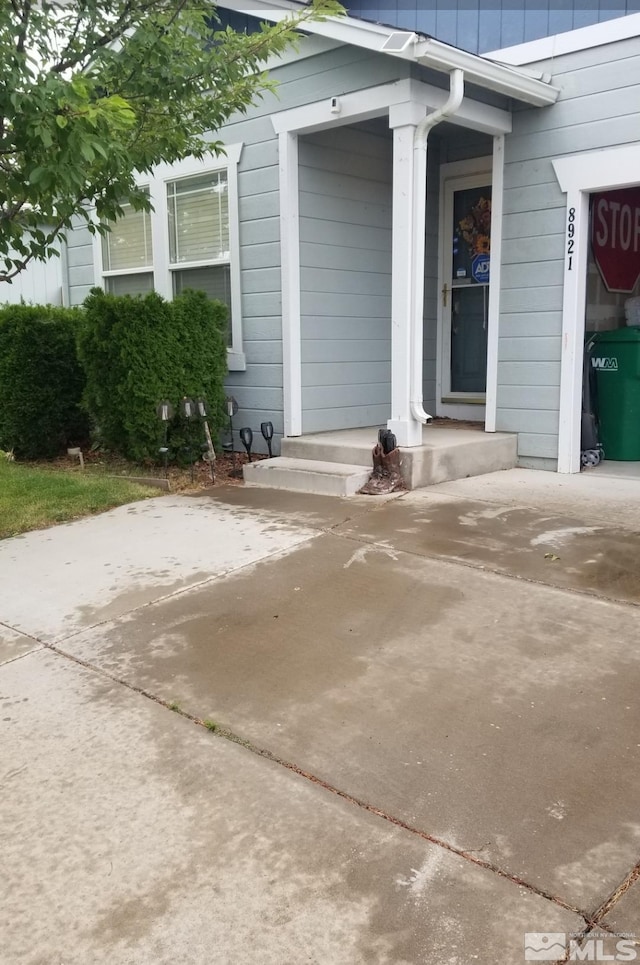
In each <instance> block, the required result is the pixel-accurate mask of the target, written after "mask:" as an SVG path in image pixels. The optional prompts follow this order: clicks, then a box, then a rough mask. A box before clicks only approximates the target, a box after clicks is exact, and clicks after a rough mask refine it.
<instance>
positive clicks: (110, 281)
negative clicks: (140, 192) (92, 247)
mask: <svg viewBox="0 0 640 965" xmlns="http://www.w3.org/2000/svg"><path fill="white" fill-rule="evenodd" d="M147 193H148V191H147ZM122 207H123V210H124V215H123V216H122V217H121V218H119V219H118V221H116V222H115V223H114V224H113V225H112V227H111V231H110V232H109V233H108V234H107V235H104V237H103V238H102V274H103V276H104V286H105V290H106V291H108V292H110V293H111V294H112V295H139V294H144V293H146V292H149V291H152V289H153V241H152V237H151V215H150V213H149V212H148V211H136V210H135V209H134V208H132V207H131V205H130V204H123V206H122Z"/></svg>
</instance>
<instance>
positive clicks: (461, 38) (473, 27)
mask: <svg viewBox="0 0 640 965" xmlns="http://www.w3.org/2000/svg"><path fill="white" fill-rule="evenodd" d="M347 9H348V11H349V13H350V14H351V16H353V17H361V18H362V19H364V20H371V21H374V22H378V23H386V24H393V25H394V26H396V27H400V28H402V29H404V30H417V31H419V32H420V33H423V34H427V35H429V36H432V37H437V38H438V40H442V41H444V42H445V43H448V44H453V45H454V46H455V47H462V48H463V50H469V51H471V52H472V53H474V54H476V53H484V52H486V51H488V50H497V49H498V48H500V47H509V46H512V45H513V44H521V43H523V42H524V41H528V40H538V39H539V38H540V37H549V36H551V35H552V34H556V33H563V32H564V31H566V30H575V29H576V28H577V27H587V26H589V25H590V24H596V23H601V22H602V21H605V20H613V19H614V18H616V17H623V16H625V14H629V13H635V12H637V11H638V9H640V7H639V4H638V0H562V2H551V3H546V2H545V3H541V2H540V0H509V2H508V3H499V2H496V0H447V2H442V0H430V2H427V3H425V2H424V0H395V2H392V0H385V2H384V3H378V2H375V0H351V2H350V3H348V4H347Z"/></svg>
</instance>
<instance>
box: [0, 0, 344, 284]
mask: <svg viewBox="0 0 640 965" xmlns="http://www.w3.org/2000/svg"><path fill="white" fill-rule="evenodd" d="M340 11H341V8H340V7H339V5H338V4H337V0H312V2H311V3H310V4H309V5H308V6H306V7H305V6H303V7H301V8H300V9H299V11H298V12H297V13H296V14H295V15H294V14H292V15H291V16H290V17H288V18H286V19H284V20H282V21H280V23H278V24H276V25H271V26H269V25H266V24H262V25H261V27H260V29H259V30H258V31H257V32H255V33H245V32H236V31H234V30H231V29H230V28H226V29H222V28H221V24H220V21H219V20H217V18H216V12H215V6H214V5H213V4H212V3H210V2H207V0H2V2H1V3H0V76H1V77H2V82H1V83H0V281H10V280H11V278H13V277H14V276H15V275H17V274H18V272H20V271H21V270H22V269H23V268H24V267H25V266H26V265H27V264H28V262H29V261H31V260H32V259H34V258H36V259H41V260H45V259H46V258H48V257H49V256H51V255H56V254H58V249H57V248H56V242H57V240H58V239H59V238H60V236H62V237H64V232H65V231H66V230H67V229H69V228H70V227H71V226H72V223H73V221H74V219H76V218H78V217H80V218H82V219H84V220H85V221H87V223H88V224H89V227H90V230H92V231H96V230H98V231H101V232H103V231H105V230H107V229H105V227H104V226H103V225H102V223H101V222H103V221H113V220H115V219H116V218H118V217H120V216H121V215H122V213H123V209H122V204H123V203H124V202H128V203H130V204H131V205H132V206H133V207H134V208H136V209H141V208H147V207H148V206H149V200H148V198H147V196H146V195H145V194H144V193H143V192H142V191H140V190H139V189H138V188H137V187H136V183H135V172H136V171H137V172H141V173H144V172H149V171H150V170H151V168H153V167H154V166H155V165H157V164H158V163H160V162H167V163H173V162H175V161H178V160H180V159H182V158H184V157H186V156H188V155H194V156H196V157H202V156H204V155H205V154H206V153H209V152H213V153H219V152H220V151H221V150H222V147H221V144H220V142H219V141H216V140H215V139H214V138H215V132H216V131H218V130H219V129H220V127H221V126H222V125H223V124H224V123H225V122H226V121H227V120H228V118H229V117H230V116H231V115H232V114H234V113H236V112H241V113H242V112H245V111H246V110H247V108H248V107H249V105H250V104H251V103H252V102H253V101H254V100H255V99H256V98H257V97H258V96H260V95H261V94H262V93H263V92H264V91H265V90H268V89H270V88H271V87H272V86H273V84H272V82H271V81H270V80H269V79H268V77H267V76H266V74H265V73H264V71H263V69H262V68H263V65H264V63H265V61H266V60H267V58H268V57H270V56H271V55H272V54H278V53H281V52H282V51H283V50H284V49H285V48H286V47H287V46H288V45H289V44H291V43H292V42H295V37H296V28H298V27H300V26H301V25H303V24H304V22H305V21H306V20H308V19H321V18H323V17H326V16H328V15H330V14H335V13H339V12H340ZM212 132H213V134H212ZM90 206H94V209H95V218H93V219H92V217H91V215H90V213H89V207H90Z"/></svg>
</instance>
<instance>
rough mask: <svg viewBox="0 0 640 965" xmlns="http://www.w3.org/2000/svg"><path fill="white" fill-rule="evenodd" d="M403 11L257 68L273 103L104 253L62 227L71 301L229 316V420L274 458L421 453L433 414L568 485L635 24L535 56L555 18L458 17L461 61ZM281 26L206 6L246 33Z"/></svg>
mask: <svg viewBox="0 0 640 965" xmlns="http://www.w3.org/2000/svg"><path fill="white" fill-rule="evenodd" d="M400 6H402V7H403V9H402V11H399V10H398V11H395V12H394V11H386V10H385V11H379V10H378V9H377V8H376V10H375V11H374V10H373V9H372V8H370V7H368V6H367V4H366V0H359V2H358V5H357V6H356V4H355V3H354V4H353V5H352V8H351V9H352V12H353V13H357V15H358V18H365V17H369V18H371V20H372V19H373V18H374V17H375V19H379V18H382V17H383V18H384V19H386V20H392V22H393V24H394V25H393V26H383V25H381V24H379V23H375V22H370V20H365V19H358V18H356V17H354V16H349V17H346V18H341V19H335V20H329V21H327V22H324V23H319V24H312V25H309V30H308V34H307V35H306V36H305V37H304V38H303V39H302V41H301V43H300V46H299V49H298V50H297V51H291V52H289V53H288V54H286V55H285V56H283V57H282V58H281V59H280V60H279V61H278V62H277V63H274V64H273V65H270V66H271V70H272V76H273V77H275V79H277V81H278V84H279V86H278V91H277V94H276V95H271V94H269V95H267V96H265V97H264V99H263V100H262V101H260V102H259V103H258V104H256V105H255V106H254V107H253V108H252V109H251V110H250V111H249V113H248V114H247V115H245V116H242V117H237V118H234V119H233V120H232V122H231V123H229V124H228V125H227V126H226V127H225V128H224V129H223V130H222V132H218V134H217V136H219V137H221V138H222V140H223V141H224V142H225V144H226V145H227V153H226V156H225V157H217V158H210V159H208V160H205V161H198V162H196V161H185V162H182V163H181V164H179V165H176V166H173V167H172V168H158V169H157V170H156V171H155V172H154V176H153V177H152V178H146V179H145V180H144V182H143V183H144V184H145V185H146V186H147V188H148V190H149V192H150V196H151V199H152V201H153V207H154V211H153V213H152V214H150V215H143V214H141V213H133V212H131V213H130V214H129V215H128V216H127V217H125V219H124V220H123V221H122V222H119V223H118V224H117V225H116V226H115V229H114V231H113V233H112V234H111V235H110V236H109V238H108V239H106V240H105V241H101V240H100V239H99V238H98V239H95V238H92V237H91V236H90V234H89V233H88V232H87V231H86V229H84V228H82V227H80V226H79V227H78V229H77V230H76V231H74V232H73V233H71V234H70V236H69V238H68V244H67V251H66V263H67V268H66V278H65V286H66V298H67V300H68V302H69V303H70V304H80V303H81V302H82V301H83V299H84V298H85V297H86V295H87V294H88V292H89V290H90V288H91V287H92V286H93V285H95V284H98V285H103V286H104V287H106V288H107V289H108V290H111V291H114V292H130V293H136V292H142V291H146V290H149V289H150V288H152V287H153V288H155V289H156V290H157V291H159V292H160V294H162V295H164V296H166V297H172V295H173V294H174V293H176V292H179V291H180V290H181V289H182V288H184V287H201V288H204V290H206V291H208V292H209V293H210V294H211V295H212V296H215V297H222V298H224V299H225V300H226V301H227V302H228V304H229V306H230V311H231V324H230V330H229V348H228V351H229V377H228V389H229V392H230V393H232V394H233V395H234V396H235V398H236V400H237V401H238V404H239V406H240V412H239V415H238V417H237V420H234V421H235V422H236V424H237V425H238V426H240V425H248V426H251V428H252V429H253V430H254V433H255V436H256V438H257V439H260V434H259V427H260V423H261V422H263V421H265V420H267V419H268V420H271V421H272V422H273V424H274V428H275V433H276V436H275V441H276V447H275V449H276V451H278V450H277V443H278V441H279V439H280V438H281V437H282V436H283V435H286V436H298V435H302V434H307V433H317V432H322V431H328V430H335V429H346V428H358V427H365V426H379V425H385V424H386V425H388V426H389V428H391V429H392V430H393V431H394V432H395V433H396V436H397V438H398V442H399V444H400V445H401V446H403V447H415V446H418V445H420V444H421V442H422V426H423V423H424V421H425V419H426V418H427V417H428V416H445V417H446V416H449V417H452V418H457V419H465V420H472V421H475V422H478V423H481V424H482V425H484V428H485V430H486V431H487V432H496V431H506V432H511V433H517V436H518V460H519V464H520V465H522V466H528V467H531V468H541V469H548V470H554V471H555V470H557V471H560V472H577V471H579V469H580V411H581V392H582V388H581V386H582V359H583V343H584V336H585V327H586V328H587V329H598V328H602V327H607V328H613V327H619V326H621V325H623V324H624V302H625V300H626V299H627V298H628V297H630V295H631V294H638V276H639V275H640V200H639V201H638V205H637V207H636V206H635V201H634V198H635V197H636V195H635V194H634V192H633V190H631V191H630V189H633V188H634V187H635V186H637V185H638V184H640V39H639V37H640V14H639V13H633V12H631V13H629V14H628V15H625V16H619V17H617V18H616V19H612V20H610V21H604V22H599V23H596V24H591V25H586V26H578V27H577V28H576V29H570V30H568V31H567V30H565V31H564V32H555V33H553V35H550V36H546V35H545V34H546V33H549V32H550V31H554V30H556V27H557V25H562V23H565V24H566V22H567V21H566V19H565V21H564V22H563V21H562V20H561V19H559V18H558V17H554V16H552V15H550V14H549V13H548V12H547V15H546V20H545V21H544V23H543V22H542V21H541V20H540V18H538V20H536V22H535V23H534V24H533V25H532V23H531V22H529V23H528V27H527V23H525V22H524V21H523V24H522V25H521V26H522V29H520V27H518V29H517V30H516V29H515V28H513V25H512V27H511V28H509V29H507V24H506V21H505V22H502V21H501V24H502V26H500V23H499V24H498V27H499V28H500V29H497V28H496V29H493V31H492V30H490V29H488V28H487V27H486V24H485V25H484V26H483V25H482V23H481V22H480V21H478V22H477V23H476V26H475V28H474V30H473V31H471V33H473V37H471V34H470V33H469V30H470V27H469V20H468V18H467V19H465V18H460V17H459V16H458V18H457V20H456V24H458V26H457V27H455V29H454V28H453V27H452V26H451V24H452V23H453V21H450V23H449V26H450V28H451V29H450V30H449V33H448V34H447V38H448V39H450V40H454V41H457V42H458V43H460V44H464V43H468V46H469V48H471V49H469V50H465V49H462V46H454V45H453V44H449V43H444V42H442V40H435V39H432V38H431V37H429V36H425V35H424V34H423V33H421V32H420V31H422V30H426V26H422V25H421V22H420V17H421V16H422V18H423V19H424V18H425V17H426V16H427V13H428V12H427V13H425V12H424V11H423V12H422V14H421V13H420V11H418V10H417V5H416V9H414V10H413V12H412V11H411V9H410V5H407V4H404V5H400V4H398V7H400ZM290 9H291V4H290V3H288V2H287V0H271V2H269V3H265V2H262V0H252V2H251V3H249V2H248V0H238V2H237V3H235V2H234V0H224V2H223V3H221V4H220V10H221V11H223V10H224V11H227V14H226V15H227V16H228V17H229V18H231V19H232V22H233V18H235V20H236V23H238V22H239V23H241V24H242V23H246V25H247V27H248V28H249V29H250V28H251V23H252V22H254V20H255V17H259V18H261V19H271V20H275V19H278V18H280V17H283V16H285V15H286V14H287V11H288V10H290ZM490 13H491V15H492V16H493V17H494V21H495V15H496V13H498V11H496V10H492V11H490ZM510 13H511V14H513V11H511V12H510ZM579 13H580V12H579V11H577V12H576V11H575V10H574V11H573V12H572V19H571V24H570V26H572V27H574V26H575V25H576V24H579V23H581V22H584V17H582V20H581V18H580V16H579V15H578V14H579ZM505 15H506V14H505ZM590 16H591V17H592V18H593V17H595V16H600V14H598V13H597V11H596V13H594V12H593V11H592V13H591V14H590ZM394 17H395V19H393V18H394ZM239 18H240V19H239ZM412 18H413V19H412ZM474 23H475V21H474ZM234 25H235V23H234ZM460 25H462V26H460ZM463 28H464V29H463ZM525 28H526V29H525ZM436 29H437V24H436ZM443 30H444V28H443ZM465 30H466V32H467V33H466V34H465V33H464V31H465ZM527 30H528V32H527ZM456 31H457V32H456ZM445 33H446V31H445ZM465 37H466V38H467V39H466V40H465ZM492 37H499V38H500V39H501V41H503V40H504V38H509V37H511V38H513V37H515V38H516V39H517V40H518V43H517V44H512V45H510V46H503V47H502V48H501V49H493V50H491V49H490V48H491V43H490V41H491V38H492ZM530 37H537V39H529V38H530ZM478 51H482V53H481V54H479V53H478ZM615 192H626V193H623V194H620V195H618V194H615ZM594 198H595V199H596V200H597V201H598V202H601V203H602V205H604V207H602V206H601V207H600V208H598V209H597V210H598V211H599V212H600V218H601V234H602V236H603V237H604V234H606V235H607V239H608V246H609V248H610V249H611V250H610V252H609V254H610V255H611V256H612V257H613V258H614V260H615V257H616V251H615V246H616V243H617V244H618V248H620V247H621V246H622V247H623V248H624V252H625V257H626V258H627V259H631V261H632V262H633V261H634V256H635V262H637V264H638V266H639V267H638V272H637V273H636V278H635V281H634V286H635V287H633V286H632V288H631V289H630V290H629V289H628V288H627V290H626V291H623V292H620V291H610V290H609V288H611V287H612V286H611V285H609V288H608V287H607V285H606V284H605V282H604V280H603V278H602V273H601V271H600V270H599V268H598V267H597V265H596V263H595V260H594V258H593V256H592V253H591V245H590V210H591V209H592V208H593V207H594V202H593V200H592V199H594ZM616 199H618V200H616ZM612 218H613V220H614V221H616V218H617V221H616V223H615V224H614V223H613V222H612V220H611V219H612ZM616 231H617V234H616ZM616 239H617V242H616ZM625 245H626V248H625V247H624V246H625ZM605 247H606V246H605ZM635 262H634V263H635Z"/></svg>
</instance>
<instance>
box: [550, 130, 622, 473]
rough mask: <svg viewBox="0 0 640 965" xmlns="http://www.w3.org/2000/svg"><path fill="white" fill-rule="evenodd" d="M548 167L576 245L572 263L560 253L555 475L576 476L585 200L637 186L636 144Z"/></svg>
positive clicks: (586, 217) (586, 228)
mask: <svg viewBox="0 0 640 965" xmlns="http://www.w3.org/2000/svg"><path fill="white" fill-rule="evenodd" d="M551 163H552V164H553V169H554V171H555V174H556V177H557V179H558V183H559V185H560V188H561V189H562V191H564V192H565V194H566V195H567V218H566V224H567V228H568V225H569V219H570V217H571V209H574V211H573V221H572V223H573V225H574V232H573V240H574V242H575V243H574V246H573V251H572V253H571V260H570V256H569V252H568V250H566V251H565V266H564V291H563V297H562V355H561V366H560V413H559V429H558V472H562V473H571V472H579V471H580V413H581V409H582V401H581V399H582V359H583V351H584V326H585V303H586V287H587V261H588V245H589V237H588V234H589V194H590V193H592V192H593V191H607V190H610V189H617V188H626V187H629V186H630V185H633V184H638V182H640V144H628V145H624V146H623V147H613V148H609V149H607V150H602V151H589V152H585V153H584V154H573V155H570V156H568V157H562V158H557V159H556V160H554V161H552V162H551ZM566 248H567V249H568V245H567V246H566Z"/></svg>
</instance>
